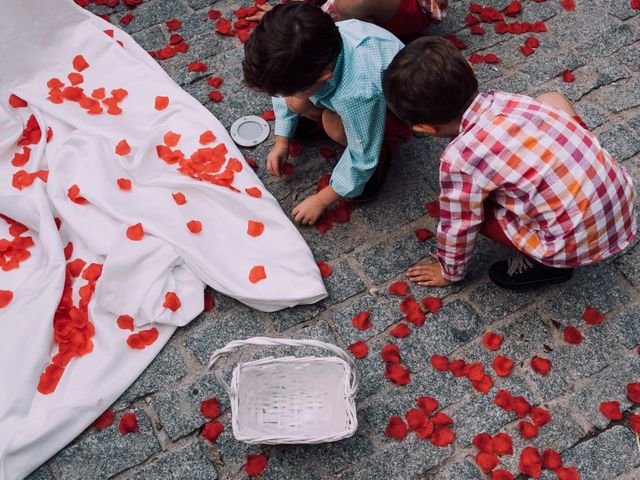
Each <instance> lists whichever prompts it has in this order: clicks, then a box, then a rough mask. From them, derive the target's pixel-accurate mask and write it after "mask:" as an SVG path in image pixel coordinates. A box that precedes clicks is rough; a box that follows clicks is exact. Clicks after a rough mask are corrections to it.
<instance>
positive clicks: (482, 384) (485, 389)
mask: <svg viewBox="0 0 640 480" xmlns="http://www.w3.org/2000/svg"><path fill="white" fill-rule="evenodd" d="M471 386H472V387H473V388H474V389H476V390H477V391H478V392H480V393H484V394H487V393H489V391H490V390H491V387H493V379H492V378H491V376H490V375H485V376H484V377H482V380H480V381H478V382H471Z"/></svg>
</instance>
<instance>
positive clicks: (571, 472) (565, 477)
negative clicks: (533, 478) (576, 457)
mask: <svg viewBox="0 0 640 480" xmlns="http://www.w3.org/2000/svg"><path fill="white" fill-rule="evenodd" d="M556 476H557V477H558V480H580V473H578V469H577V468H576V467H560V468H558V469H557V470H556Z"/></svg>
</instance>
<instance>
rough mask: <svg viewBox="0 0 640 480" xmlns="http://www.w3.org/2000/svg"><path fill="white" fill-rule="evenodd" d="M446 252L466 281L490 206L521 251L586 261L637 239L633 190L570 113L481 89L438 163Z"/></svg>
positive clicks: (558, 263)
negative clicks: (485, 205) (485, 204)
mask: <svg viewBox="0 0 640 480" xmlns="http://www.w3.org/2000/svg"><path fill="white" fill-rule="evenodd" d="M440 188H441V194H440V224H439V226H438V258H439V260H440V263H441V265H442V267H443V270H444V278H445V279H447V280H449V281H458V280H461V279H462V278H463V277H464V275H465V273H466V271H467V266H468V263H469V258H470V256H471V254H472V252H473V249H474V246H475V243H476V237H477V235H478V232H479V230H480V227H481V224H482V222H483V218H484V216H483V202H484V201H485V200H486V199H490V200H492V201H493V202H495V203H496V204H497V205H498V207H497V208H496V211H495V215H496V218H497V220H498V222H499V224H500V226H501V227H502V229H503V230H504V232H505V234H506V235H507V237H508V238H509V239H510V240H511V241H512V242H513V244H514V246H515V247H516V248H517V249H518V250H520V251H521V252H522V253H524V254H526V255H528V256H530V257H532V258H534V259H536V260H538V261H539V262H541V263H542V264H544V265H547V266H550V267H578V266H582V265H589V264H592V263H596V262H599V261H601V260H603V259H605V258H607V257H610V256H612V255H614V254H616V253H619V252H621V251H622V250H624V249H625V248H626V247H627V246H629V244H630V243H631V241H632V240H633V238H634V235H635V232H636V220H635V216H634V213H633V209H634V201H635V195H636V192H635V188H634V185H633V181H632V179H631V177H630V175H629V174H628V173H627V171H626V170H625V169H624V168H623V167H622V166H620V165H618V163H617V162H616V161H615V160H614V159H613V157H612V156H611V155H610V154H609V153H608V152H607V151H606V150H604V149H603V148H602V146H601V145H600V143H599V142H598V140H597V139H596V137H595V136H594V135H593V134H592V133H591V132H589V131H588V130H586V129H584V128H583V127H581V126H580V125H579V124H578V123H577V122H576V120H575V119H573V118H571V116H569V115H568V114H566V113H564V112H562V111H560V110H556V109H553V108H551V107H549V106H547V105H545V104H542V103H540V102H538V101H536V100H534V99H533V98H530V97H526V96H523V95H515V94H510V93H504V92H499V91H490V92H487V93H481V94H480V95H478V96H477V97H476V99H475V100H474V101H473V103H472V104H471V106H470V107H469V108H468V109H467V111H466V112H465V113H464V115H463V117H462V122H461V124H460V134H459V135H458V136H457V137H456V138H455V139H454V140H453V141H452V142H451V143H450V144H449V145H448V146H447V148H446V149H445V151H444V152H443V154H442V158H441V163H440Z"/></svg>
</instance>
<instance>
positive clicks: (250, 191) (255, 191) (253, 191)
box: [244, 187, 262, 198]
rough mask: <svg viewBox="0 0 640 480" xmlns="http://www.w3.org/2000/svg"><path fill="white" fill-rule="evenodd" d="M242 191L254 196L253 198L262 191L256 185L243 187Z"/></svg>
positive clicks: (259, 195)
mask: <svg viewBox="0 0 640 480" xmlns="http://www.w3.org/2000/svg"><path fill="white" fill-rule="evenodd" d="M244 191H245V192H247V194H248V195H249V196H251V197H254V198H260V197H262V191H261V190H260V189H259V188H258V187H250V188H245V189H244Z"/></svg>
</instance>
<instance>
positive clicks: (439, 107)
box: [382, 37, 478, 125]
mask: <svg viewBox="0 0 640 480" xmlns="http://www.w3.org/2000/svg"><path fill="white" fill-rule="evenodd" d="M382 88H383V90H384V96H385V98H386V100H387V105H388V107H389V110H391V111H392V112H393V113H394V114H396V116H398V117H399V118H401V119H402V120H404V121H405V122H407V123H409V124H411V125H418V124H429V125H444V124H446V123H449V122H452V121H453V120H456V119H458V118H460V117H461V116H462V114H463V113H464V112H465V110H466V109H467V108H468V107H469V105H470V104H471V102H472V100H473V99H474V97H475V95H476V94H477V92H478V80H477V79H476V76H475V74H474V73H473V68H472V67H471V65H469V63H468V62H467V60H466V59H465V58H464V56H463V55H462V54H461V53H460V52H459V51H458V49H457V48H456V47H455V46H454V45H453V44H452V43H451V42H449V41H448V40H445V39H443V38H437V37H424V38H420V39H418V40H415V41H413V42H411V43H410V44H409V45H407V46H406V47H405V48H403V49H402V50H401V51H400V52H398V54H397V55H396V56H395V58H394V59H393V61H392V62H391V64H389V67H388V68H387V69H386V70H385V72H384V74H383V78H382Z"/></svg>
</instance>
